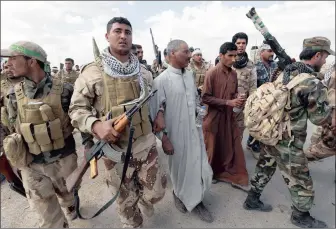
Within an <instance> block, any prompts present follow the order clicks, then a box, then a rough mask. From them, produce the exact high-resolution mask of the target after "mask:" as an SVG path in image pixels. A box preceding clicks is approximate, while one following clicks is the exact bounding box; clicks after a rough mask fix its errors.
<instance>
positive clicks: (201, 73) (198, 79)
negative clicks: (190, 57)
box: [190, 63, 208, 88]
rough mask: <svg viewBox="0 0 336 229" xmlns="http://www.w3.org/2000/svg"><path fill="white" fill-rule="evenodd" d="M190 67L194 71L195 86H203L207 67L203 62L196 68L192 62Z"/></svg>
mask: <svg viewBox="0 0 336 229" xmlns="http://www.w3.org/2000/svg"><path fill="white" fill-rule="evenodd" d="M190 68H191V70H192V71H193V72H194V73H195V86H196V87H197V88H198V87H200V86H203V84H204V78H205V72H206V71H207V70H208V68H207V67H206V66H205V64H204V63H203V64H202V67H201V69H198V68H196V66H195V65H194V64H193V63H190Z"/></svg>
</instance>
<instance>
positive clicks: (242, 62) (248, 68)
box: [232, 33, 257, 140]
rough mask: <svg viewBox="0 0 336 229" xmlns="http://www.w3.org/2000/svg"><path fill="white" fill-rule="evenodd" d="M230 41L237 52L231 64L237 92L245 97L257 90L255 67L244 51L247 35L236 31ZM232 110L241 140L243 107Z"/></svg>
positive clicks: (243, 128)
mask: <svg viewBox="0 0 336 229" xmlns="http://www.w3.org/2000/svg"><path fill="white" fill-rule="evenodd" d="M232 43H234V44H236V46H237V54H238V57H237V60H236V62H235V63H234V64H233V69H234V70H235V71H236V72H237V79H238V93H239V94H240V95H242V96H244V97H245V98H247V97H249V95H251V94H252V93H254V92H255V91H256V90H257V73H256V68H255V67H254V64H253V62H252V61H251V60H250V59H249V57H248V55H247V53H246V45H247V43H248V36H247V35H246V34H245V33H237V34H235V35H234V36H233V37H232ZM233 111H234V112H235V116H236V121H237V124H238V128H239V130H240V133H241V135H240V137H241V139H242V140H243V134H244V130H245V125H244V109H243V108H234V109H233Z"/></svg>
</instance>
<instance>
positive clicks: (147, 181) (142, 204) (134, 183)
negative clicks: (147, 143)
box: [104, 147, 167, 228]
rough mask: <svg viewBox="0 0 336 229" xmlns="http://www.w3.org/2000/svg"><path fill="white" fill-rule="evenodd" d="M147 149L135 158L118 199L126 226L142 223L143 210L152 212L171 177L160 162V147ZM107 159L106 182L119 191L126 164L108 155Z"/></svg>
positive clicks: (113, 190)
mask: <svg viewBox="0 0 336 229" xmlns="http://www.w3.org/2000/svg"><path fill="white" fill-rule="evenodd" d="M145 151H147V152H139V153H137V154H135V155H133V157H132V158H131V160H130V163H129V167H128V169H127V175H126V177H125V180H124V183H123V185H122V186H121V189H120V194H119V196H118V198H117V200H116V203H117V212H118V215H119V217H120V221H121V223H122V224H123V227H124V228H126V227H131V228H135V227H141V226H142V222H143V217H142V213H143V214H145V215H147V216H149V217H150V216H152V215H153V213H154V208H153V204H155V203H157V202H159V201H160V200H161V199H162V198H163V197H164V195H165V188H166V186H167V178H166V175H165V174H164V173H163V171H162V168H161V166H160V164H159V161H158V152H157V150H156V147H153V148H150V149H148V150H145ZM148 151H149V152H148ZM141 155H142V156H141ZM143 155H146V156H147V155H148V156H147V157H143ZM141 158H143V159H141ZM104 163H105V167H106V170H107V180H106V183H107V185H108V187H110V189H111V191H112V194H113V195H115V194H116V193H117V191H118V188H119V185H120V180H121V175H122V169H123V164H121V163H118V164H116V163H115V162H113V161H111V160H109V159H107V158H104Z"/></svg>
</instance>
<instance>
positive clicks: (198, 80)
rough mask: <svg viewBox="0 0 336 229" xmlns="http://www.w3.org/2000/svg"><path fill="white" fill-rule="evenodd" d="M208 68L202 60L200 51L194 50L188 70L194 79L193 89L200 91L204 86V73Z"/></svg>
mask: <svg viewBox="0 0 336 229" xmlns="http://www.w3.org/2000/svg"><path fill="white" fill-rule="evenodd" d="M209 68H210V65H209V64H208V63H206V62H205V61H204V60H203V58H202V51H201V50H200V49H195V50H194V51H193V52H192V54H191V59H190V63H189V66H188V70H190V71H192V72H193V74H194V77H195V79H194V80H195V87H196V88H198V89H200V90H202V88H203V84H204V78H205V73H206V71H208V69H209Z"/></svg>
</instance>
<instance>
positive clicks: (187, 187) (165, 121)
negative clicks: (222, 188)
mask: <svg viewBox="0 0 336 229" xmlns="http://www.w3.org/2000/svg"><path fill="white" fill-rule="evenodd" d="M167 52H168V56H169V66H168V68H167V70H165V71H164V72H163V73H161V75H159V76H158V77H157V78H156V79H155V80H154V85H153V89H157V90H158V92H157V94H156V95H155V96H154V97H153V99H152V100H151V101H150V109H151V117H152V120H154V132H155V133H160V132H162V131H163V132H164V133H163V137H162V148H163V150H164V152H165V153H166V154H168V155H169V156H168V165H169V172H170V178H171V180H172V184H173V190H174V191H173V196H174V201H175V206H176V208H177V209H178V210H179V211H180V212H182V213H186V212H187V211H189V212H191V211H192V210H195V211H196V213H197V214H198V216H199V217H200V218H201V220H203V221H206V222H213V218H212V216H211V214H210V212H209V211H208V210H207V209H206V207H205V206H204V204H203V202H202V200H203V198H204V193H205V192H206V191H207V190H208V189H209V188H210V186H211V178H212V171H211V168H210V166H209V164H208V161H207V155H206V151H205V146H204V142H203V134H202V129H201V127H197V126H196V94H197V92H196V88H195V84H194V79H193V74H192V72H191V71H188V70H186V67H188V64H189V60H190V51H189V49H188V45H187V43H186V42H185V41H182V40H172V41H170V42H169V43H168V46H167Z"/></svg>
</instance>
